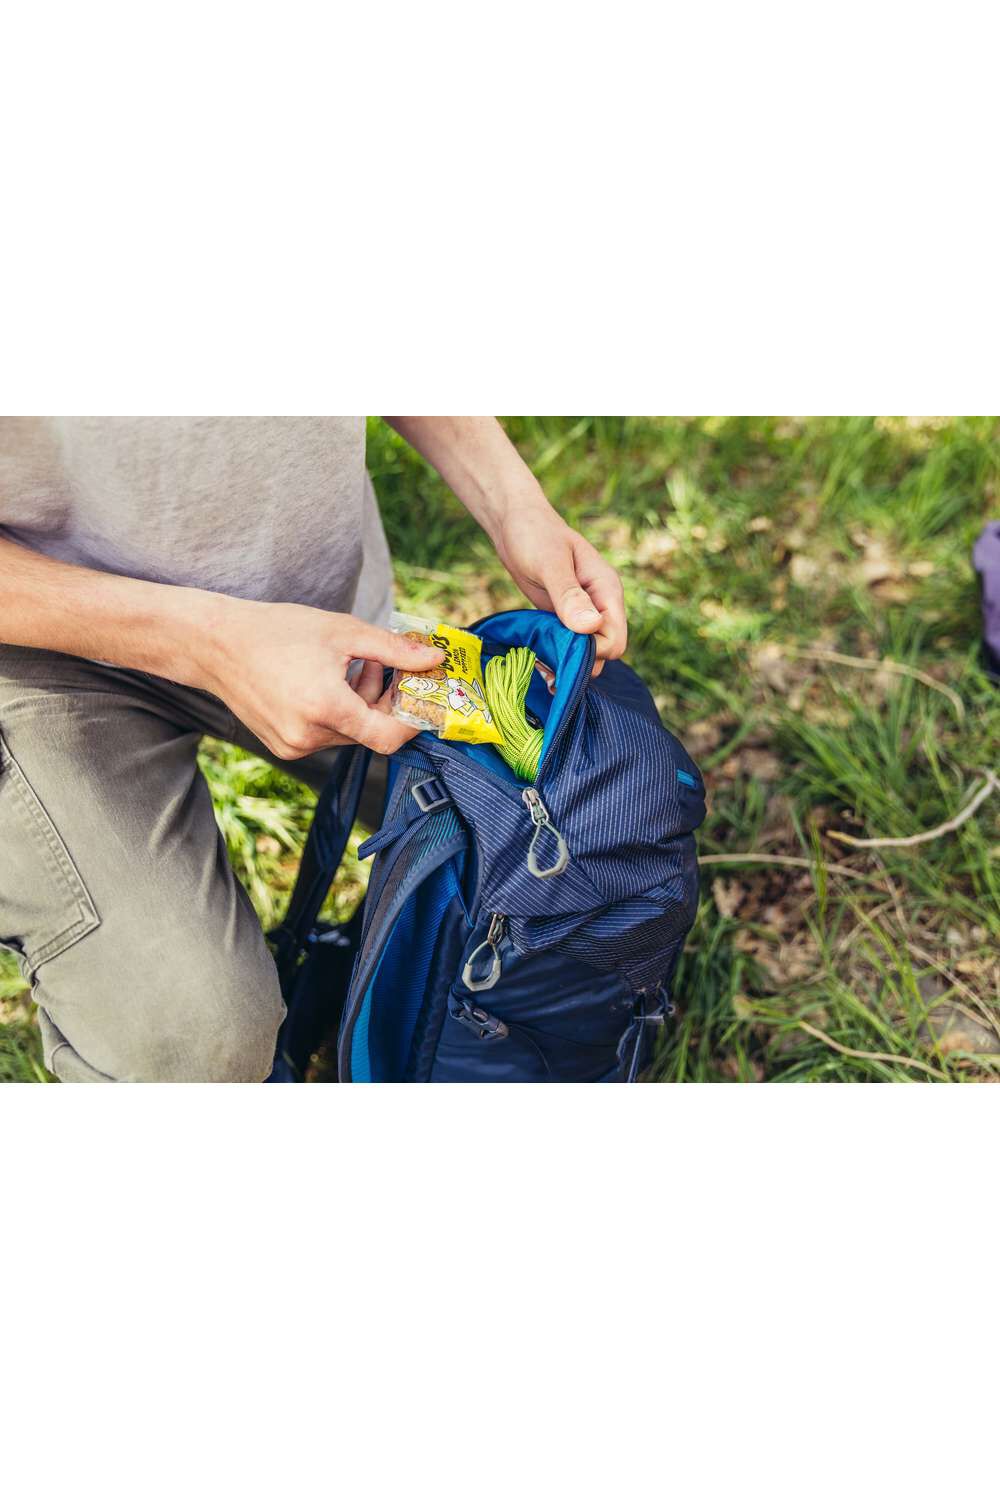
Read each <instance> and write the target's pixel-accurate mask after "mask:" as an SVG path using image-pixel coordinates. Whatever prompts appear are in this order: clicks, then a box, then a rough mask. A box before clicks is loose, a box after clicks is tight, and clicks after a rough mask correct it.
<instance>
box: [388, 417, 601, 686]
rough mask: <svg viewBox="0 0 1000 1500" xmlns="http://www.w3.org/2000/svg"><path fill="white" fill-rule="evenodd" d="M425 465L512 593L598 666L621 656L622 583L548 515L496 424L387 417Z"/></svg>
mask: <svg viewBox="0 0 1000 1500" xmlns="http://www.w3.org/2000/svg"><path fill="white" fill-rule="evenodd" d="M385 420H386V421H387V422H388V423H389V424H390V425H391V426H392V427H394V428H395V429H396V431H397V432H398V433H400V435H401V436H402V437H404V438H405V439H406V441H407V442H408V443H410V444H411V445H412V446H413V447H414V448H416V450H417V452H418V453H422V454H423V456H424V458H426V459H427V461H428V462H429V463H432V464H433V465H434V467H435V469H437V471H438V473H439V474H440V475H441V477H442V479H443V480H444V481H445V483H446V484H448V485H450V486H451V488H452V489H453V490H454V492H455V494H456V495H457V496H458V498H459V500H461V502H462V504H463V505H464V506H465V508H466V510H468V511H469V512H470V514H471V515H473V516H475V518H476V520H477V521H478V522H479V524H480V526H482V528H483V530H484V531H485V532H486V533H487V535H488V536H489V538H490V540H491V541H492V543H493V545H494V546H495V547H496V549H497V556H498V557H499V558H500V561H501V562H502V563H503V565H504V567H505V568H506V569H507V572H508V573H509V574H510V576H511V577H512V578H513V580H514V582H515V583H516V584H517V586H518V588H520V589H522V590H523V592H524V593H525V594H527V596H528V598H529V599H530V600H531V602H532V604H534V605H536V606H537V607H538V608H539V609H551V610H553V611H554V613H555V614H557V615H558V616H559V618H560V620H562V622H563V624H564V625H568V626H569V628H570V630H575V631H578V632H579V633H580V634H581V635H593V636H596V638H597V664H596V666H595V667H594V674H595V676H596V674H597V673H598V672H599V671H600V670H601V667H602V666H603V664H604V662H605V661H609V660H613V659H614V658H615V657H617V656H621V654H622V652H623V651H624V650H625V644H626V640H627V638H628V631H627V628H626V625H625V603H624V596H623V594H622V585H621V579H620V578H619V577H618V574H617V573H616V572H615V570H614V568H613V567H612V566H611V564H610V563H606V562H605V561H604V559H603V558H602V557H601V555H600V553H599V552H598V551H597V550H596V549H595V548H594V547H592V546H591V544H590V543H589V542H588V541H587V540H586V539H585V538H584V537H582V536H581V535H580V533H579V532H578V531H574V530H573V529H572V527H571V526H567V524H566V522H565V521H564V520H563V519H562V517H561V516H560V515H558V513H557V512H556V511H554V510H553V508H552V506H551V505H550V504H549V502H548V500H547V499H546V498H545V494H544V492H543V490H542V488H541V486H540V484H539V483H538V480H537V479H536V478H535V477H534V475H533V474H532V473H531V470H530V469H529V468H528V467H527V465H526V464H525V463H524V460H523V459H522V458H521V456H520V454H519V453H518V451H517V449H516V448H515V447H514V445H513V443H512V442H511V441H510V439H509V438H508V437H507V434H506V433H505V432H504V430H503V428H502V427H501V426H500V423H499V422H498V421H497V419H496V418H495V417H386V419H385Z"/></svg>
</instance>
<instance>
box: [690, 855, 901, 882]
mask: <svg viewBox="0 0 1000 1500" xmlns="http://www.w3.org/2000/svg"><path fill="white" fill-rule="evenodd" d="M698 863H699V864H700V865H791V866H793V867H794V868H795V869H796V870H815V869H816V868H817V864H816V861H815V860H813V859H801V858H799V857H798V856H797V855H794V854H754V853H753V852H752V851H750V852H748V853H746V854H700V855H699V856H698ZM823 869H824V870H832V871H833V873H834V874H835V875H846V876H848V878H849V879H851V880H861V881H863V882H864V883H865V885H873V886H874V887H875V889H876V890H881V889H882V887H881V886H880V885H879V883H878V881H877V880H876V879H874V877H873V876H871V875H862V873H861V871H860V870H853V869H852V868H851V866H850V865H841V864H837V863H836V861H829V862H827V861H824V862H823Z"/></svg>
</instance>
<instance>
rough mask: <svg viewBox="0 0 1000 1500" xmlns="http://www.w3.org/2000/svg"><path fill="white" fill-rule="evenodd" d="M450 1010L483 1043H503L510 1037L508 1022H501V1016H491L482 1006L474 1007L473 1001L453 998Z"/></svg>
mask: <svg viewBox="0 0 1000 1500" xmlns="http://www.w3.org/2000/svg"><path fill="white" fill-rule="evenodd" d="M448 1009H449V1011H450V1013H451V1014H452V1015H453V1016H454V1018H455V1020H456V1021H461V1023H462V1025H463V1026H467V1027H468V1029H469V1030H470V1031H472V1032H474V1033H475V1035H476V1036H477V1037H478V1038H479V1040H480V1041H481V1042H491V1041H502V1040H503V1039H504V1037H506V1036H509V1035H510V1030H509V1028H508V1026H507V1023H506V1021H501V1019H500V1017H499V1016H491V1015H490V1013H489V1011H488V1010H483V1008H482V1006H481V1005H473V1003H472V1001H471V1000H460V999H458V997H457V996H452V1000H451V1004H450V1005H449V1006H448Z"/></svg>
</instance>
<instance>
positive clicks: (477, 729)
mask: <svg viewBox="0 0 1000 1500" xmlns="http://www.w3.org/2000/svg"><path fill="white" fill-rule="evenodd" d="M389 628H390V629H391V630H395V631H397V632H399V633H400V634H401V635H407V636H409V637H410V639H411V640H414V641H420V642H421V644H422V645H427V646H437V648H438V649H439V650H440V651H443V652H444V654H445V655H444V661H443V662H442V663H441V665H440V666H439V667H432V669H431V670H430V671H429V672H407V671H405V670H403V669H401V668H397V669H396V671H395V672H394V673H393V678H392V710H391V711H392V714H393V716H394V717H395V718H397V719H402V721H403V723H404V724H412V725H413V726H414V727H415V728H416V729H428V730H430V732H431V733H432V734H436V735H437V737H438V739H440V740H462V741H464V742H465V744H467V745H502V744H503V735H502V734H501V733H500V731H499V729H498V728H497V726H496V724H495V723H494V721H493V715H492V714H491V713H490V710H489V704H488V703H487V702H486V688H485V686H484V684H483V671H482V666H481V655H482V642H481V641H480V639H479V637H478V636H477V635H473V634H472V633H471V632H470V631H468V630H459V629H458V628H457V626H455V625H446V624H444V623H443V621H434V620H423V619H420V618H418V617H417V616H416V615H403V614H393V616H392V619H391V620H390V621H389Z"/></svg>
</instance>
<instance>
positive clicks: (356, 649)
mask: <svg viewBox="0 0 1000 1500" xmlns="http://www.w3.org/2000/svg"><path fill="white" fill-rule="evenodd" d="M350 644H351V655H352V656H363V657H364V658H365V660H366V661H378V662H381V663H382V665H383V666H384V667H408V668H409V669H410V671H411V672H427V671H429V670H430V668H431V667H437V666H440V665H441V663H442V662H443V661H444V652H443V651H439V650H438V648H437V646H425V645H423V644H422V643H421V642H420V641H411V640H410V638H409V636H406V635H397V634H396V632H395V631H394V630H384V629H383V628H382V627H381V626H380V625H367V624H364V623H362V622H360V621H359V622H358V626H357V629H356V630H355V631H352V633H351V643H350Z"/></svg>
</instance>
